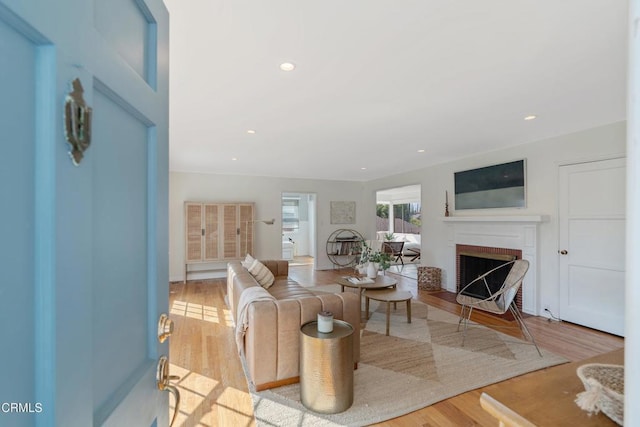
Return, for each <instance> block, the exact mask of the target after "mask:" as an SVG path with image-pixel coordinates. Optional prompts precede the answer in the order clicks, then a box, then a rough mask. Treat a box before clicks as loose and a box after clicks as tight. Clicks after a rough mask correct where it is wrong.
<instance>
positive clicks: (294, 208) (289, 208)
mask: <svg viewBox="0 0 640 427" xmlns="http://www.w3.org/2000/svg"><path fill="white" fill-rule="evenodd" d="M299 227H300V199H297V198H282V230H283V231H294V230H297V229H298V228H299Z"/></svg>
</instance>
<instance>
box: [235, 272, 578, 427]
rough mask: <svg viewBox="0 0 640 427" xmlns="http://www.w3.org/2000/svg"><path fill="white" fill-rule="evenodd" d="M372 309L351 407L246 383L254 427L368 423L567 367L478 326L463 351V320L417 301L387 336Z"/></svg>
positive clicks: (380, 312)
mask: <svg viewBox="0 0 640 427" xmlns="http://www.w3.org/2000/svg"><path fill="white" fill-rule="evenodd" d="M333 286H334V285H332V286H331V287H326V286H324V287H322V288H321V291H324V290H329V289H331V288H332V287H333ZM314 290H316V289H314ZM338 290H339V289H338ZM371 307H372V315H371V318H370V319H369V320H368V321H367V323H366V327H365V328H364V329H363V330H362V331H361V348H360V354H361V357H360V363H359V365H358V369H357V370H355V372H354V402H353V405H352V406H351V408H349V409H348V410H346V411H345V412H342V413H339V414H332V415H325V414H319V413H316V412H313V411H310V410H308V409H306V408H305V407H304V406H303V405H302V404H301V402H300V385H299V384H293V385H288V386H284V387H278V388H274V389H271V390H265V391H261V392H256V391H255V388H253V387H252V385H251V384H250V383H249V390H250V392H251V397H252V399H253V406H254V416H255V419H256V423H257V425H259V426H363V425H368V424H372V423H376V422H381V421H385V420H388V419H391V418H395V417H398V416H400V415H404V414H407V413H409V412H413V411H416V410H418V409H421V408H424V407H426V406H429V405H432V404H434V403H436V402H439V401H441V400H444V399H447V398H450V397H453V396H456V395H458V394H461V393H464V392H466V391H469V390H473V389H476V388H478V387H483V386H486V385H489V384H493V383H496V382H499V381H503V380H506V379H508V378H512V377H515V376H518V375H522V374H525V373H527V372H532V371H535V370H538V369H542V368H545V367H548V366H553V365H557V364H560V363H564V362H566V360H565V359H564V358H561V357H559V356H556V355H554V354H552V353H549V352H546V351H543V352H542V354H543V357H540V356H539V355H538V353H537V352H536V349H535V347H533V346H532V345H528V344H526V343H523V342H522V341H519V340H518V339H516V338H513V337H510V336H507V335H505V334H502V333H500V332H496V331H494V330H492V329H489V328H486V327H483V326H480V325H477V324H473V325H470V328H469V330H468V331H467V334H468V335H467V340H466V342H465V346H464V347H462V334H461V332H457V327H458V317H457V316H455V315H453V314H451V313H448V312H446V311H443V310H440V309H438V308H435V307H432V306H427V305H426V304H423V303H421V302H418V301H415V300H414V301H412V310H411V311H412V313H411V314H412V323H410V324H408V323H407V317H406V308H405V304H400V303H399V304H398V308H397V310H393V309H392V318H391V331H390V336H385V307H384V305H380V304H377V303H376V302H375V301H372V302H371ZM245 370H246V367H245ZM245 374H246V371H245Z"/></svg>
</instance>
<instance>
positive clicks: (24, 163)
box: [0, 15, 36, 426]
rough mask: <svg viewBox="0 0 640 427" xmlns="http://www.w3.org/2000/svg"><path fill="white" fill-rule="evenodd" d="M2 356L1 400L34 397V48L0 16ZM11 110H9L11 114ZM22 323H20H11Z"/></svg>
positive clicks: (27, 418) (23, 421) (18, 421)
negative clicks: (27, 189) (0, 66)
mask: <svg viewBox="0 0 640 427" xmlns="http://www.w3.org/2000/svg"><path fill="white" fill-rule="evenodd" d="M0 58H11V60H10V61H3V62H2V78H1V79H0V93H2V94H3V95H2V96H0V112H4V113H3V114H0V129H2V138H1V139H2V151H3V153H2V155H1V156H0V197H1V198H2V200H3V206H2V209H1V213H0V215H1V218H2V220H1V221H0V236H2V244H0V266H1V268H2V280H1V283H0V325H4V327H3V329H2V330H3V332H2V350H0V360H1V361H2V363H1V364H0V366H3V367H4V368H6V369H5V372H4V373H3V380H2V382H3V384H6V385H9V384H10V385H11V386H10V387H6V386H3V387H0V402H25V401H26V402H29V401H30V399H31V398H32V396H34V393H35V391H34V385H35V378H34V369H33V367H34V363H35V360H34V355H35V351H34V342H33V334H34V331H35V329H34V327H35V325H34V314H35V313H34V307H33V304H32V301H33V298H34V274H33V272H34V270H33V261H34V259H35V248H34V243H35V234H34V228H33V224H34V220H35V218H34V209H35V207H34V197H33V193H32V192H29V191H24V189H25V188H33V187H34V185H35V181H34V163H33V158H34V156H35V148H34V146H35V132H34V131H35V128H34V122H33V120H32V117H33V116H34V114H35V106H34V102H35V88H34V85H33V83H34V81H35V76H36V71H35V69H36V47H35V46H34V45H33V44H32V43H31V42H30V41H29V40H27V39H26V38H25V37H24V36H23V35H21V34H19V33H18V32H17V31H15V30H14V29H13V28H11V27H9V26H8V25H7V24H6V23H5V22H4V21H3V20H2V16H1V15H0ZM9 112H10V114H9ZM10 325H20V327H10ZM34 418H35V414H27V415H22V414H12V413H9V414H7V413H0V424H4V423H6V425H12V426H32V425H34V424H35V422H34Z"/></svg>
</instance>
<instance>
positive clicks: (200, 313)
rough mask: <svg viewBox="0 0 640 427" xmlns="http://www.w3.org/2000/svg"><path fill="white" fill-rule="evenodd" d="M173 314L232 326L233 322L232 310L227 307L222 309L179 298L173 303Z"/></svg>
mask: <svg viewBox="0 0 640 427" xmlns="http://www.w3.org/2000/svg"><path fill="white" fill-rule="evenodd" d="M171 314H175V315H178V316H185V317H190V318H192V319H198V320H205V321H207V322H211V323H218V324H221V325H227V326H232V323H233V321H232V318H231V312H230V311H229V310H227V309H225V308H222V309H221V308H216V307H211V306H209V305H202V304H195V303H192V302H185V301H179V300H175V301H174V302H173V304H172V305H171Z"/></svg>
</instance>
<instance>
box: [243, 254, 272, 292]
mask: <svg viewBox="0 0 640 427" xmlns="http://www.w3.org/2000/svg"><path fill="white" fill-rule="evenodd" d="M249 273H251V275H252V276H253V277H254V278H255V279H256V281H257V282H258V283H260V285H261V286H262V287H263V288H265V289H269V287H270V286H271V285H273V282H274V280H275V277H274V276H273V273H272V272H271V270H269V269H268V268H267V267H266V266H265V265H264V264H263V263H261V262H260V261H258V260H257V259H256V260H253V263H252V264H251V267H249Z"/></svg>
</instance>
